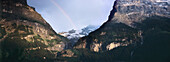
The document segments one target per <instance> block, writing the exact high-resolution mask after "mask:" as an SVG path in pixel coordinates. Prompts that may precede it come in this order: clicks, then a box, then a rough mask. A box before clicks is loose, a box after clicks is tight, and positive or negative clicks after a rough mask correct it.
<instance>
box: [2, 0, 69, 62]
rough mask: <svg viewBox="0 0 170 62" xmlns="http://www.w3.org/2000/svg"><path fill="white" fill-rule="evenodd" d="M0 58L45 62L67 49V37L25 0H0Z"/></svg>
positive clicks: (8, 61)
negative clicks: (59, 33)
mask: <svg viewBox="0 0 170 62" xmlns="http://www.w3.org/2000/svg"><path fill="white" fill-rule="evenodd" d="M0 6H1V7H0V8H1V10H0V12H1V13H0V17H1V18H0V60H1V61H2V62H46V61H51V60H52V59H55V57H56V56H57V53H58V52H59V51H62V50H64V49H65V46H66V44H67V41H68V39H67V38H65V37H63V36H60V35H58V34H57V33H56V32H55V31H54V30H53V29H52V28H51V26H50V25H49V24H48V23H47V22H46V21H45V20H44V19H43V18H42V17H41V15H40V14H38V13H37V12H36V11H35V8H33V7H30V6H28V5H27V1H26V0H1V1H0Z"/></svg>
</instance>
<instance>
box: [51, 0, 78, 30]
mask: <svg viewBox="0 0 170 62" xmlns="http://www.w3.org/2000/svg"><path fill="white" fill-rule="evenodd" d="M50 1H51V2H52V3H53V4H54V5H55V6H56V7H57V8H58V9H59V10H60V11H61V12H62V13H63V15H64V16H65V17H66V18H67V19H68V21H69V22H70V23H71V25H72V26H73V28H74V29H75V30H76V29H77V27H76V26H75V24H74V23H73V21H72V19H71V18H70V16H69V15H68V14H67V13H66V12H65V11H64V10H63V9H62V7H61V6H60V5H59V4H58V3H57V2H55V1H54V0H50Z"/></svg>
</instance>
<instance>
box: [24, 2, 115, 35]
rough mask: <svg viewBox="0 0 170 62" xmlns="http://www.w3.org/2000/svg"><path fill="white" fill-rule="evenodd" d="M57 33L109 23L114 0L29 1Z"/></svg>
mask: <svg viewBox="0 0 170 62" xmlns="http://www.w3.org/2000/svg"><path fill="white" fill-rule="evenodd" d="M27 1H28V4H29V5H30V6H32V7H34V8H35V10H36V11H37V12H38V13H40V14H41V16H42V17H43V18H44V19H45V20H46V21H47V22H48V23H49V24H50V25H51V26H52V28H53V29H54V30H55V31H56V32H67V31H69V30H72V29H76V30H80V29H82V28H84V27H85V26H88V25H97V26H99V25H102V24H103V23H104V22H106V21H107V19H108V16H109V14H110V11H111V10H112V6H113V3H114V0H27Z"/></svg>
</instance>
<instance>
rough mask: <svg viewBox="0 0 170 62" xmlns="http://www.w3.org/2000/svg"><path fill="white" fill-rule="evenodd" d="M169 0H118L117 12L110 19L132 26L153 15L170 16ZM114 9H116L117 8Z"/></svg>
mask: <svg viewBox="0 0 170 62" xmlns="http://www.w3.org/2000/svg"><path fill="white" fill-rule="evenodd" d="M168 2H169V1H168V0H117V5H116V6H115V9H116V11H117V12H116V13H115V15H114V18H113V17H110V18H109V19H110V20H112V21H114V22H115V21H116V22H121V23H125V24H127V25H129V26H132V24H133V23H134V22H141V21H142V20H144V19H145V18H146V17H150V16H153V15H157V16H164V17H170V4H169V3H168ZM115 9H114V10H115Z"/></svg>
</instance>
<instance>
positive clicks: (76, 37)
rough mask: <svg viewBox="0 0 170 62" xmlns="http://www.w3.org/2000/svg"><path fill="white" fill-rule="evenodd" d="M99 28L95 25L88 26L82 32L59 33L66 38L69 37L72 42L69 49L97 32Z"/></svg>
mask: <svg viewBox="0 0 170 62" xmlns="http://www.w3.org/2000/svg"><path fill="white" fill-rule="evenodd" d="M98 27H99V26H95V25H88V26H86V27H84V28H82V29H81V30H74V29H72V30H70V31H68V32H61V33H58V34H60V35H62V36H64V37H67V38H68V39H69V40H70V42H69V44H68V45H69V46H68V48H72V47H73V45H74V44H75V43H76V42H77V41H78V40H79V39H80V38H81V37H84V36H87V35H88V34H89V33H90V32H92V31H94V30H96V29H97V28H98Z"/></svg>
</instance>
